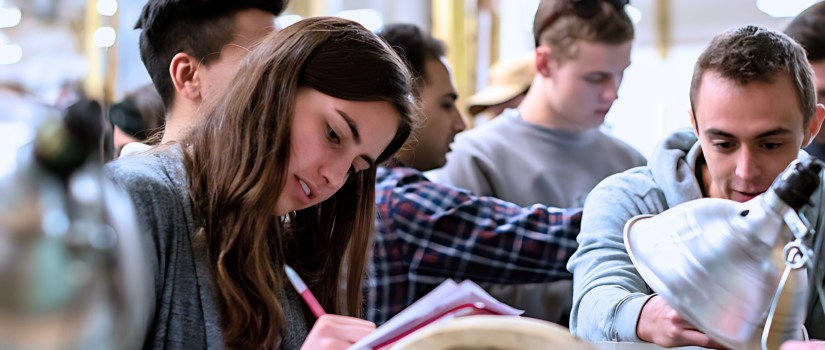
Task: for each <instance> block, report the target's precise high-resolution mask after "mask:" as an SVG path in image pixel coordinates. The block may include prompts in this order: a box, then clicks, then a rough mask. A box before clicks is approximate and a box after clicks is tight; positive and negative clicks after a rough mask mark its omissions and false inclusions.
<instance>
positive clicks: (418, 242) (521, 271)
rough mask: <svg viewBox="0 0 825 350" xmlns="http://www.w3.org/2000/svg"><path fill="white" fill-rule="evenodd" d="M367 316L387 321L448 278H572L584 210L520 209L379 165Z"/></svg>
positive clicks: (413, 172) (515, 280)
mask: <svg viewBox="0 0 825 350" xmlns="http://www.w3.org/2000/svg"><path fill="white" fill-rule="evenodd" d="M375 197H376V206H377V212H378V217H377V219H376V222H375V225H376V227H375V232H376V234H375V237H374V238H375V246H374V248H373V257H372V261H371V263H370V264H369V266H368V279H367V283H366V289H365V295H366V300H367V305H366V313H365V316H366V318H367V319H368V320H370V321H373V322H375V323H376V324H379V325H380V324H382V323H384V322H386V321H387V320H388V319H389V318H390V317H392V316H394V315H395V314H397V313H398V312H400V311H401V310H403V309H404V308H406V307H407V306H409V305H410V304H412V303H413V302H414V301H416V300H418V299H419V298H421V297H422V296H424V295H425V294H426V293H427V292H429V291H430V290H432V289H433V288H435V287H436V286H438V285H439V284H440V283H441V282H443V281H444V280H445V279H447V278H452V279H455V280H464V279H470V280H473V281H475V282H490V283H514V284H515V283H535V282H552V281H555V280H559V279H569V278H572V275H571V274H570V273H569V272H568V271H567V268H566V264H567V260H568V259H569V258H570V256H571V255H572V254H573V252H574V251H575V250H576V247H577V246H578V245H577V243H576V235H577V234H578V233H579V227H580V223H581V209H580V208H575V209H560V208H551V207H547V206H544V205H541V204H534V205H532V206H530V207H520V206H517V205H515V204H512V203H509V202H505V201H502V200H499V199H496V198H492V197H479V196H475V195H473V194H471V193H470V192H468V191H465V190H462V189H458V188H454V187H450V186H444V185H440V184H437V183H433V182H430V181H429V180H428V179H427V178H426V177H425V176H424V174H422V173H421V172H420V171H418V170H415V169H411V168H405V167H400V166H399V167H392V168H387V167H383V166H382V167H379V168H378V177H377V182H376V191H375Z"/></svg>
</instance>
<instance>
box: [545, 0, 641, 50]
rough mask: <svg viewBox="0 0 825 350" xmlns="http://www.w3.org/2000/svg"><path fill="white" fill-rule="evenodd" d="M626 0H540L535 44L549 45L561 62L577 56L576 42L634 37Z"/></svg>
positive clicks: (613, 41)
mask: <svg viewBox="0 0 825 350" xmlns="http://www.w3.org/2000/svg"><path fill="white" fill-rule="evenodd" d="M627 3H628V1H626V0H540V1H539V7H538V9H536V14H535V16H534V17H533V37H534V40H535V43H536V47H538V46H539V45H542V44H544V45H548V46H550V47H551V48H552V49H553V57H554V58H555V59H556V60H559V61H560V62H563V61H564V60H567V59H571V58H575V57H576V43H578V42H579V41H590V42H596V43H601V44H611V45H613V44H622V43H625V42H628V41H631V40H633V36H634V34H635V33H634V29H633V22H632V21H631V20H630V17H629V16H628V15H627V13H626V12H625V11H624V5H626V4H627Z"/></svg>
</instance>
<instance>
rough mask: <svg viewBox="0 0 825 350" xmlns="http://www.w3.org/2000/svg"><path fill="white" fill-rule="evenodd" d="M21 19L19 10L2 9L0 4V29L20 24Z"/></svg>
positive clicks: (15, 8) (14, 8) (0, 3)
mask: <svg viewBox="0 0 825 350" xmlns="http://www.w3.org/2000/svg"><path fill="white" fill-rule="evenodd" d="M21 18H23V15H22V13H21V12H20V9H19V8H17V7H3V4H2V2H0V28H10V27H14V26H16V25H18V24H20V19H21Z"/></svg>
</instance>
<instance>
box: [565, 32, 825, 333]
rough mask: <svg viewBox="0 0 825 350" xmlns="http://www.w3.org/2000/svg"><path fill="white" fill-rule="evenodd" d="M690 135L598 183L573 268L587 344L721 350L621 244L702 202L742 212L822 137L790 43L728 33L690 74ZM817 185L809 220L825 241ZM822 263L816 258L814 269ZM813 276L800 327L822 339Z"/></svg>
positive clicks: (804, 65) (807, 77)
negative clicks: (657, 218)
mask: <svg viewBox="0 0 825 350" xmlns="http://www.w3.org/2000/svg"><path fill="white" fill-rule="evenodd" d="M690 101H691V106H692V109H691V122H692V123H693V129H692V130H691V129H684V130H679V131H677V132H675V133H673V134H671V135H670V136H668V137H667V138H666V139H665V140H664V141H663V142H662V143H661V144H660V145H659V146H658V148H657V149H656V150H655V151H654V153H653V155H652V157H651V159H650V162H649V163H648V165H647V166H646V167H640V168H636V169H632V170H628V171H626V172H624V173H621V174H617V175H614V176H611V177H609V178H607V179H605V180H604V181H603V182H601V183H600V184H599V185H598V186H597V187H596V188H595V189H594V190H593V191H592V192H591V193H590V196H589V197H588V198H587V201H586V203H585V206H584V216H583V218H582V228H581V233H580V234H579V236H578V238H577V240H578V242H579V248H578V250H577V251H576V253H575V254H574V255H573V257H572V258H571V260H570V262H569V263H568V269H569V270H570V271H571V272H572V273H573V285H574V298H573V309H572V312H571V320H570V328H571V331H572V332H573V333H575V334H576V335H577V336H579V337H582V338H584V339H587V340H590V341H629V342H653V343H656V344H658V345H661V346H666V347H671V346H685V345H699V346H705V347H716V346H719V345H718V344H716V343H715V342H713V341H712V340H710V339H709V338H708V337H707V336H706V335H705V334H703V333H701V332H699V331H697V330H696V328H695V327H693V326H692V325H690V324H689V323H688V322H687V321H685V320H684V319H682V318H681V317H680V316H679V315H678V314H677V313H676V312H675V311H674V310H673V309H672V308H671V307H670V306H668V305H667V303H666V302H665V301H664V300H663V299H662V298H661V297H659V296H656V295H655V294H653V291H652V290H651V289H650V288H649V287H648V286H647V284H645V281H644V280H643V279H642V278H641V276H640V275H639V273H638V272H637V271H636V269H635V268H634V266H633V264H632V262H631V260H630V257H629V256H628V254H627V252H626V250H625V247H624V244H623V238H622V232H623V227H624V225H625V223H626V222H627V221H628V219H630V218H632V217H634V216H636V215H640V214H658V213H661V212H663V211H665V210H666V209H668V208H671V207H673V206H676V205H678V204H681V203H684V202H687V201H690V200H694V199H698V198H703V197H713V198H724V199H730V200H735V201H739V202H744V201H747V200H749V199H751V198H753V197H755V196H757V195H759V194H760V193H763V192H765V191H766V190H767V189H768V187H769V186H770V184H771V182H772V181H773V180H774V178H776V176H777V175H778V174H779V173H780V172H781V171H782V170H783V169H784V168H785V167H786V166H787V165H788V164H789V163H790V162H791V161H793V160H794V159H796V158H797V157H807V154H806V153H805V152H804V151H800V148H802V147H805V146H806V145H808V143H810V141H811V139H812V137H813V136H814V135H816V134H817V132H818V131H819V128H820V125H821V124H822V120H823V118H825V107H823V106H822V105H817V104H816V95H815V92H814V85H813V82H812V73H811V68H810V65H809V64H808V62H807V60H806V58H805V52H804V50H802V48H801V47H800V46H799V45H798V44H796V43H795V42H794V41H793V40H791V39H790V38H788V37H787V36H785V35H784V34H781V33H779V32H775V31H772V30H769V29H765V28H760V27H755V26H746V27H741V28H737V29H733V30H730V31H727V32H725V33H723V34H721V35H719V36H717V37H716V38H714V39H713V41H712V42H711V43H710V45H709V46H708V47H707V49H705V51H704V53H702V55H701V56H700V57H699V60H698V62H697V63H696V66H695V70H694V74H693V80H692V82H691V90H690ZM822 192H823V189H822V186H820V188H819V189H818V190H817V191H816V192H815V193H814V195H813V196H812V198H811V200H812V202H813V205H812V206H809V207H806V208H805V209H804V214H805V215H806V217H807V218H808V219H809V220H810V222H811V224H812V225H814V228H815V229H816V231H817V234H816V235H815V241H814V243H813V244H814V249H815V252H816V253H820V252H822V249H823V245H824V244H825V240H823V238H822V235H823V234H825V230H823V226H825V215H823V210H825V203H824V201H825V197H824V196H823V193H822ZM821 261H822V260H821V259H819V262H820V265H821ZM817 270H818V271H814V272H813V273H810V278H811V281H810V283H811V290H810V301H809V310H808V319H807V320H806V327H807V329H808V332H809V334H810V336H811V337H812V338H823V337H825V319H823V312H822V306H821V305H820V304H821V301H820V300H818V299H817V297H816V295H817V293H816V291H815V289H814V288H815V287H814V286H815V284H816V283H823V269H822V268H818V269H817Z"/></svg>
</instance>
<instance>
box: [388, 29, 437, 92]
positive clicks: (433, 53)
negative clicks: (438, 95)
mask: <svg viewBox="0 0 825 350" xmlns="http://www.w3.org/2000/svg"><path fill="white" fill-rule="evenodd" d="M378 35H379V36H381V37H382V38H384V40H385V41H387V43H388V44H389V45H390V47H392V48H393V50H395V52H396V53H398V55H399V56H401V58H402V59H404V62H405V63H407V67H409V68H410V71H411V72H412V74H413V78H414V79H415V81H416V84H415V85H416V86H418V84H420V82H426V81H427V77H426V74H425V73H426V72H425V71H424V66H425V65H426V64H427V60H429V59H435V60H437V59H439V57H441V56H444V55H445V53H446V49H445V48H444V43H443V42H441V41H440V40H438V39H436V38H433V37H432V35H430V34H427V33H424V32H423V31H422V30H421V29H420V28H418V27H417V26H415V25H413V24H404V23H399V24H388V25H386V26H384V28H383V29H382V30H381V32H380V33H378ZM416 90H418V89H416Z"/></svg>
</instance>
